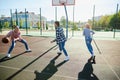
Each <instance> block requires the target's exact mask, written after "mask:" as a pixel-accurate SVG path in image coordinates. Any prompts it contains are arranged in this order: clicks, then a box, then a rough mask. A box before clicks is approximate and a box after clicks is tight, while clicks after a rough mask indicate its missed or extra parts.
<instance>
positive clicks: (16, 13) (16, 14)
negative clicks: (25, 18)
mask: <svg viewBox="0 0 120 80" xmlns="http://www.w3.org/2000/svg"><path fill="white" fill-rule="evenodd" d="M15 13H16V25H18V15H17V9H16V11H15Z"/></svg>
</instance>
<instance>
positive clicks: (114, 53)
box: [0, 0, 120, 80]
mask: <svg viewBox="0 0 120 80" xmlns="http://www.w3.org/2000/svg"><path fill="white" fill-rule="evenodd" d="M70 5H75V0H52V6H63V8H64V9H65V13H66V37H67V38H68V37H69V36H68V14H67V8H66V6H70ZM3 36H4V35H0V39H2V37H3ZM23 38H24V39H25V40H27V42H28V45H29V47H30V48H31V50H32V52H28V53H25V47H24V45H23V44H21V43H19V42H18V43H17V44H16V46H15V48H14V50H13V51H12V54H11V55H12V57H11V58H5V56H6V53H7V51H8V49H9V46H10V43H8V44H4V43H2V42H0V80H120V60H119V59H120V54H119V53H120V41H119V40H101V39H97V40H96V39H95V42H96V45H97V47H96V45H95V44H94V42H93V43H92V44H93V48H94V52H95V55H96V64H93V63H91V62H88V59H89V58H90V54H89V52H88V50H87V48H86V45H85V41H84V39H83V38H79V37H77V38H74V37H71V38H68V41H67V42H66V49H67V52H68V54H69V56H70V60H69V61H67V62H65V61H64V58H65V56H64V54H61V55H58V54H57V52H58V46H57V45H56V43H50V41H51V40H53V39H54V38H52V37H40V36H38V37H35V36H30V35H28V36H23ZM98 49H99V51H98ZM100 53H101V54H100Z"/></svg>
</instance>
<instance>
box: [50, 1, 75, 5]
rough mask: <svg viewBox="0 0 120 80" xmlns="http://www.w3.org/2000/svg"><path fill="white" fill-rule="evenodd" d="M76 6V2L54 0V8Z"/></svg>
mask: <svg viewBox="0 0 120 80" xmlns="http://www.w3.org/2000/svg"><path fill="white" fill-rule="evenodd" d="M63 5H66V6H70V5H75V0H52V6H63Z"/></svg>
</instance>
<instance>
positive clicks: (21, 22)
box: [20, 19, 23, 28]
mask: <svg viewBox="0 0 120 80" xmlns="http://www.w3.org/2000/svg"><path fill="white" fill-rule="evenodd" d="M22 26H23V20H21V19H20V28H22Z"/></svg>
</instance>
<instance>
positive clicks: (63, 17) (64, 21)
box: [60, 16, 66, 27]
mask: <svg viewBox="0 0 120 80" xmlns="http://www.w3.org/2000/svg"><path fill="white" fill-rule="evenodd" d="M60 23H61V25H62V26H63V27H65V24H66V19H65V16H62V17H61V19H60Z"/></svg>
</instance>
